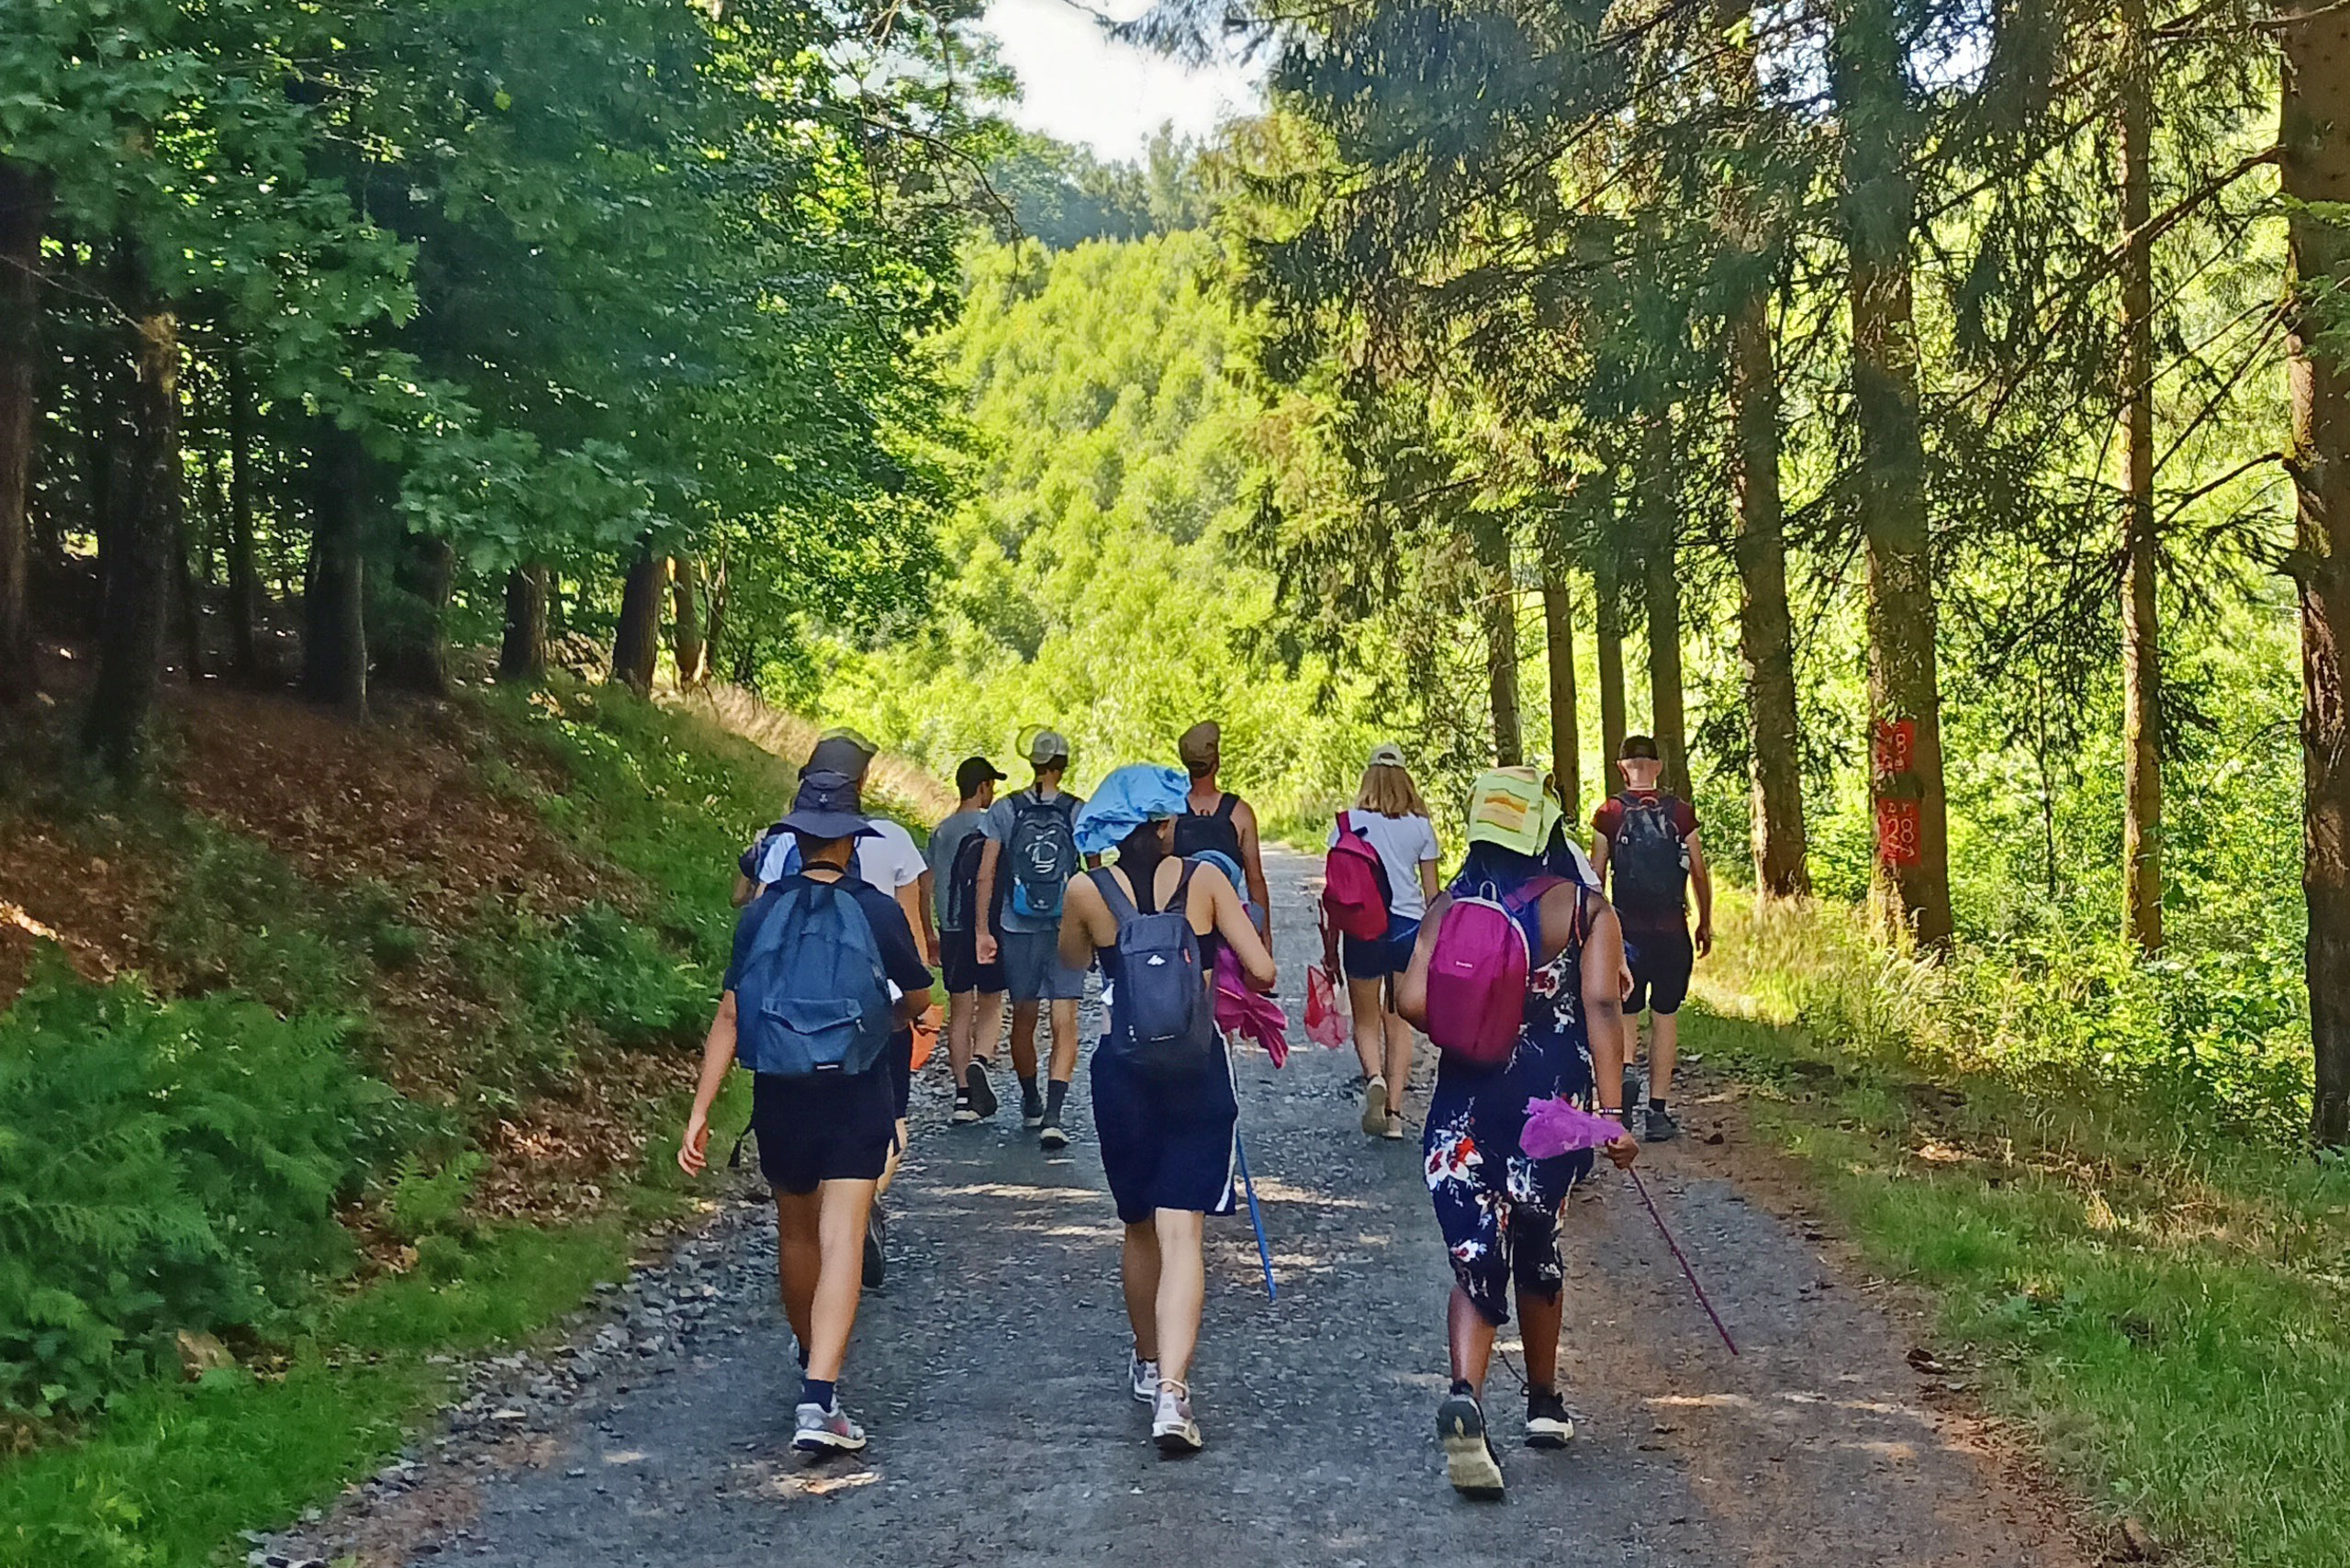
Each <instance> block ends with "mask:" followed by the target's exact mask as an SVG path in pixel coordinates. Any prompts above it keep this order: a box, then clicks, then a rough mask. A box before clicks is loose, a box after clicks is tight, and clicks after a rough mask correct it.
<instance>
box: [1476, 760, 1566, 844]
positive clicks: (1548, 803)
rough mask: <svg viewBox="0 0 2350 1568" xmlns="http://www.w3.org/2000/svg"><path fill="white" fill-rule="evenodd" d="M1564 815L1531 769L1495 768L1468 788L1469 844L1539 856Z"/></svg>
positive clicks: (1479, 777)
mask: <svg viewBox="0 0 2350 1568" xmlns="http://www.w3.org/2000/svg"><path fill="white" fill-rule="evenodd" d="M1564 814H1565V813H1563V812H1561V811H1560V810H1559V801H1558V797H1557V796H1555V795H1553V794H1551V793H1550V790H1545V789H1544V788H1543V787H1542V775H1541V774H1539V772H1537V771H1535V770H1534V769H1533V768H1531V767H1494V768H1489V769H1487V770H1486V771H1485V772H1483V773H1480V774H1479V775H1477V779H1476V782H1475V783H1473V784H1472V785H1470V786H1469V842H1470V843H1472V844H1493V845H1498V846H1501V847H1502V848H1504V849H1514V850H1516V852H1517V853H1518V854H1520V855H1539V854H1541V853H1542V850H1543V848H1544V846H1547V845H1548V844H1549V843H1550V830H1551V829H1552V828H1554V827H1556V826H1558V825H1559V819H1560V818H1561V816H1562V815H1564Z"/></svg>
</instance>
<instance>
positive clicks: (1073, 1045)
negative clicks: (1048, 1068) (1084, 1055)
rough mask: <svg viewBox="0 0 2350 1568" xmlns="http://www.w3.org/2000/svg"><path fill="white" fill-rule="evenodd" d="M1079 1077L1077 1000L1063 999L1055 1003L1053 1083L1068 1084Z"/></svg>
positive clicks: (1071, 998) (1072, 998) (1073, 998)
mask: <svg viewBox="0 0 2350 1568" xmlns="http://www.w3.org/2000/svg"><path fill="white" fill-rule="evenodd" d="M1076 1076H1077V999H1076V998H1075V997H1061V998H1059V999H1057V1000H1056V1001H1055V1002H1054V1003H1053V1081H1054V1082H1055V1083H1067V1082H1068V1081H1069V1080H1070V1079H1072V1078H1075V1077H1076Z"/></svg>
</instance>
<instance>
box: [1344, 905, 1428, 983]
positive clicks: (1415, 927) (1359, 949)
mask: <svg viewBox="0 0 2350 1568" xmlns="http://www.w3.org/2000/svg"><path fill="white" fill-rule="evenodd" d="M1419 939H1420V923H1419V922H1418V921H1416V920H1405V919H1404V918H1403V917H1402V916H1400V915H1393V914H1391V915H1389V916H1388V917H1387V935H1384V936H1381V937H1377V938H1371V937H1363V936H1348V935H1343V934H1341V935H1339V937H1338V961H1339V965H1340V967H1341V968H1343V969H1345V970H1346V971H1347V978H1348V980H1385V979H1387V978H1388V977H1389V976H1391V975H1400V974H1402V973H1403V972H1404V970H1405V969H1410V968H1411V967H1412V948H1413V946H1415V945H1416V944H1417V943H1418V941H1419Z"/></svg>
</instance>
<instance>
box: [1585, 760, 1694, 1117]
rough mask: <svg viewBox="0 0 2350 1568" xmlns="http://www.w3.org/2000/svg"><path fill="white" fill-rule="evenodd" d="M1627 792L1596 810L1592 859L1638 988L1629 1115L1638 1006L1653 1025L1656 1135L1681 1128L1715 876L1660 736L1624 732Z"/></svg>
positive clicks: (1627, 1046) (1627, 1016)
mask: <svg viewBox="0 0 2350 1568" xmlns="http://www.w3.org/2000/svg"><path fill="white" fill-rule="evenodd" d="M1616 767H1617V771H1619V772H1620V773H1622V774H1623V776H1624V790H1623V792H1622V793H1620V794H1617V795H1614V796H1611V797H1609V798H1608V800H1606V801H1605V802H1603V803H1602V804H1601V806H1600V808H1599V810H1598V812H1595V814H1594V815H1593V817H1592V819H1591V825H1592V831H1593V837H1592V855H1591V860H1592V866H1593V868H1594V869H1595V870H1596V871H1597V872H1598V873H1599V875H1600V876H1601V877H1602V878H1603V879H1606V882H1607V893H1608V898H1609V901H1610V902H1613V903H1614V904H1615V906H1616V913H1617V918H1618V919H1620V920H1621V921H1622V922H1623V925H1624V953H1625V958H1626V959H1627V960H1628V963H1629V965H1630V967H1631V970H1632V994H1631V995H1630V996H1628V997H1627V998H1626V999H1625V1001H1624V1101H1623V1103H1624V1108H1625V1110H1624V1115H1625V1120H1626V1121H1627V1122H1629V1121H1630V1120H1631V1118H1632V1115H1633V1109H1632V1107H1633V1106H1634V1104H1635V1103H1637V1091H1638V1088H1639V1068H1638V1066H1637V1065H1636V1064H1637V1063H1638V1062H1639V1055H1640V1014H1642V1013H1643V1012H1645V1013H1647V1014H1650V1015H1651V1020H1652V1021H1651V1025H1650V1028H1649V1103H1648V1114H1647V1118H1646V1122H1645V1126H1646V1136H1647V1138H1648V1141H1650V1142H1651V1143H1664V1142H1667V1141H1669V1140H1671V1139H1673V1138H1674V1137H1679V1136H1680V1133H1681V1126H1680V1124H1679V1123H1677V1122H1675V1121H1674V1120H1673V1114H1672V1112H1671V1111H1669V1110H1668V1109H1667V1108H1666V1104H1665V1102H1666V1101H1667V1100H1668V1099H1669V1098H1670V1097H1671V1096H1672V1093H1673V1063H1674V1059H1675V1058H1676V1056H1677V1055H1678V1052H1679V1048H1680V1042H1681V1034H1680V1025H1679V1019H1678V1014H1680V1011H1681V1003H1682V1001H1683V1000H1684V998H1685V997H1687V995H1688V994H1689V973H1690V970H1691V969H1693V968H1694V967H1695V960H1696V959H1698V958H1703V957H1704V956H1705V955H1707V953H1710V952H1712V951H1713V948H1714V879H1713V873H1712V872H1711V871H1709V870H1708V869H1707V866H1706V852H1705V849H1704V847H1703V846H1701V845H1699V843H1698V842H1697V813H1696V812H1695V810H1694V809H1693V808H1692V807H1691V806H1690V804H1689V802H1688V801H1684V800H1682V799H1681V798H1680V797H1679V796H1677V795H1674V794H1673V793H1672V792H1671V791H1669V790H1663V789H1661V788H1660V787H1659V785H1658V779H1659V778H1660V777H1661V776H1662V774H1663V772H1664V764H1663V762H1662V760H1660V759H1659V757H1658V756H1657V750H1656V742H1655V741H1654V740H1652V739H1651V738H1650V737H1649V736H1647V735H1626V736H1625V737H1624V745H1623V753H1622V755H1621V756H1619V757H1618V758H1617V763H1616ZM1693 890H1694V891H1695V893H1696V895H1697V929H1696V932H1695V935H1694V936H1693V935H1692V934H1691V932H1690V929H1689V911H1688V895H1689V894H1690V892H1691V891H1693Z"/></svg>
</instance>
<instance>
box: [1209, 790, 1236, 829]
mask: <svg viewBox="0 0 2350 1568" xmlns="http://www.w3.org/2000/svg"><path fill="white" fill-rule="evenodd" d="M1239 804H1240V797H1239V796H1237V795H1236V794H1234V793H1233V792H1232V791H1231V790H1225V792H1224V798H1223V799H1222V800H1220V801H1216V803H1215V810H1214V811H1213V812H1209V813H1208V815H1210V816H1212V817H1214V819H1215V820H1216V821H1218V822H1220V823H1228V822H1230V821H1231V820H1232V813H1233V812H1234V811H1235V810H1236V809H1237V808H1238V806H1239Z"/></svg>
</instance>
